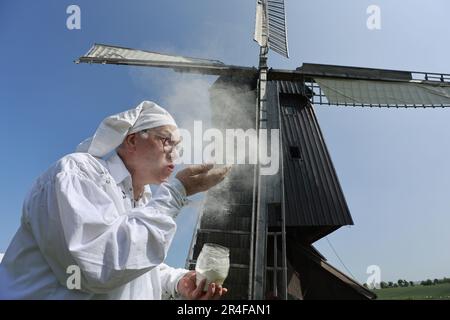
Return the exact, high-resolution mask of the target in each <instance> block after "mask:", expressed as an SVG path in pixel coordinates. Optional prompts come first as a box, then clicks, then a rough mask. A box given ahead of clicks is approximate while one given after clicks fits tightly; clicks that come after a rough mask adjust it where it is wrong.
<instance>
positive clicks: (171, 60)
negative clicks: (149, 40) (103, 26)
mask: <svg viewBox="0 0 450 320" xmlns="http://www.w3.org/2000/svg"><path fill="white" fill-rule="evenodd" d="M75 62H76V63H98V64H115V65H128V66H140V67H155V68H169V69H173V70H175V71H178V72H189V73H199V74H209V75H219V76H222V75H239V76H243V77H245V76H250V77H252V76H255V75H256V72H257V70H256V69H255V68H251V67H242V66H233V65H226V64H224V63H223V62H221V61H219V60H209V59H201V58H191V57H184V56H178V55H170V54H163V53H158V52H152V51H146V50H139V49H131V48H125V47H118V46H111V45H105V44H94V45H93V46H92V48H91V49H90V50H89V51H88V52H87V53H86V54H85V55H84V56H82V57H80V58H78V59H77V60H76V61H75Z"/></svg>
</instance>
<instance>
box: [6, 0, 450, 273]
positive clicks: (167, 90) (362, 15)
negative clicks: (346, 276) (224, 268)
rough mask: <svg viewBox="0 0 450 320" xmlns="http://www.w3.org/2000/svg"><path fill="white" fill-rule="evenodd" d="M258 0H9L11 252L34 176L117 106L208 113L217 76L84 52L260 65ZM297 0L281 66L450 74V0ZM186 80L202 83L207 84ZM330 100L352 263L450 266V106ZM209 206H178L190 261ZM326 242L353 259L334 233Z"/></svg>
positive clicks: (290, 4)
mask: <svg viewBox="0 0 450 320" xmlns="http://www.w3.org/2000/svg"><path fill="white" fill-rule="evenodd" d="M254 2H255V1H253V0H248V1H243V0H228V1H211V0H208V1H207V0H192V1H175V0H164V1H156V0H155V1H144V0H134V1H127V2H125V1H118V0H115V1H106V0H101V1H92V0H91V1H86V0H85V1H61V0H60V1H39V2H38V1H35V2H32V1H25V0H18V1H12V0H9V1H1V2H0V43H1V44H2V50H0V63H1V73H0V108H1V111H2V115H3V116H2V117H1V119H0V121H1V126H0V132H1V136H3V137H4V138H3V141H4V142H3V147H2V162H1V163H2V165H1V167H0V181H1V184H0V188H1V190H0V191H1V195H0V200H1V201H0V213H1V224H0V252H4V251H5V250H6V248H7V246H8V243H9V241H10V240H11V238H12V236H13V235H14V233H15V231H16V229H17V227H18V225H19V221H20V214H21V206H22V200H23V197H24V195H25V193H26V191H27V189H28V188H29V187H30V185H31V184H32V182H33V180H34V179H35V178H36V177H37V176H38V175H39V174H40V173H41V172H43V171H44V170H45V169H46V168H47V167H48V166H49V165H50V164H51V163H53V162H54V161H56V160H57V159H58V158H60V157H61V156H63V155H65V154H67V153H70V152H72V151H73V150H74V148H75V146H76V145H77V144H78V143H79V142H80V141H81V140H83V139H84V138H86V137H87V136H89V135H91V134H92V133H93V131H94V130H95V128H96V127H97V125H98V123H99V122H100V121H101V120H102V119H103V118H104V117H105V116H107V115H110V114H113V113H116V112H120V111H123V110H125V109H128V108H131V107H133V106H135V105H137V103H139V102H140V101H142V100H144V99H148V100H154V101H157V102H159V103H160V104H161V105H164V106H166V107H167V108H168V109H169V110H170V111H171V112H172V113H174V115H175V117H176V118H177V120H178V119H179V120H180V121H181V122H183V121H184V120H185V119H186V118H187V111H186V110H188V109H189V110H190V111H189V116H190V117H191V118H192V117H194V118H195V117H199V119H201V117H202V116H203V115H202V113H201V110H200V109H199V108H198V105H200V104H202V103H205V101H207V94H208V92H207V88H208V85H209V84H210V83H212V81H213V80H214V77H199V76H180V75H178V74H175V73H173V72H172V71H169V70H157V69H145V70H142V69H138V68H128V67H119V66H101V65H92V66H89V65H76V64H74V63H73V60H74V59H76V58H77V57H79V56H80V55H82V54H84V53H86V52H87V50H88V49H89V48H90V47H91V45H92V44H93V43H94V42H97V43H107V44H113V45H121V46H126V47H133V48H141V49H147V50H151V51H161V52H167V53H173V54H179V55H187V56H194V57H200V58H211V59H218V60H221V61H223V62H225V63H228V64H236V65H248V66H256V65H257V63H258V61H257V58H258V47H257V45H256V43H254V42H253V41H252V35H253V25H254V10H255V8H254ZM70 4H77V5H79V6H80V8H81V30H68V29H67V28H66V19H67V17H68V15H67V14H66V8H67V7H68V6H69V5H70ZM372 4H376V5H379V6H380V8H381V19H382V20H381V27H382V28H381V30H376V31H371V30H369V29H367V27H366V20H367V17H368V15H367V14H366V9H367V7H368V6H369V5H372ZM286 6H287V10H288V13H287V19H288V34H289V46H290V53H291V57H290V59H285V58H282V57H280V56H277V55H276V54H273V53H272V54H271V55H270V57H269V65H270V66H272V67H275V68H286V69H295V68H296V67H298V66H300V65H301V64H302V63H303V62H310V63H324V64H338V65H350V66H365V67H374V68H387V69H398V70H417V71H430V72H443V73H449V74H450V63H449V62H448V52H449V50H450V43H449V42H448V41H447V35H448V34H450V24H448V22H447V21H448V16H447V15H448V14H447V13H448V12H450V3H449V2H448V1H444V0H432V1H427V2H425V1H418V0H397V1H388V0H377V1H375V0H371V1H365V0H341V1H331V0H328V1H325V0H316V1H303V0H301V1H299V0H286ZM180 79H181V80H180ZM180 83H181V84H180ZM182 83H191V84H192V83H193V84H195V91H194V92H193V91H192V90H190V87H183V84H182ZM183 97H184V99H183ZM182 104H184V108H183V109H181V108H180V106H181V105H182ZM191 106H192V109H190V108H191ZM316 111H317V115H318V118H319V122H320V125H321V128H322V131H323V133H324V135H325V138H326V142H327V145H328V149H329V151H330V153H331V156H332V158H333V161H334V165H335V168H336V170H337V172H338V175H339V178H340V182H341V185H342V188H343V190H344V193H345V195H346V199H347V202H348V205H349V207H350V210H351V212H352V215H353V219H354V221H355V225H354V226H352V227H344V228H341V229H340V230H338V231H337V232H335V233H333V234H332V235H330V236H329V237H328V238H329V240H330V241H331V243H332V244H333V246H334V248H335V249H336V251H337V252H338V254H339V256H340V258H341V260H342V261H343V262H344V263H345V265H346V267H347V268H348V269H349V270H350V271H351V273H352V274H353V275H354V276H355V277H356V278H357V279H358V280H359V281H365V280H366V278H367V276H368V275H367V274H366V269H367V267H368V266H369V265H378V266H380V268H381V277H382V280H386V281H389V280H397V279H398V278H406V279H408V280H420V279H425V278H441V277H444V276H447V277H448V276H449V275H450V271H449V270H450V268H449V267H450V252H449V251H448V248H447V247H448V243H450V232H448V229H449V226H450V196H448V195H449V193H450V161H449V160H450V148H449V141H450V139H449V138H450V126H449V125H448V123H449V122H450V110H447V109H430V110H428V109H426V110H423V109H417V110H391V109H389V110H387V109H358V108H356V109H355V108H343V107H317V108H316ZM197 203H198V202H197ZM195 218H196V213H195V210H194V209H187V210H184V212H183V213H182V214H181V215H180V217H179V218H178V222H179V230H178V234H177V236H176V238H175V240H174V243H173V246H172V248H171V251H170V253H169V257H168V263H169V264H171V265H175V266H183V265H184V260H185V258H186V254H187V249H188V246H189V242H190V240H191V236H192V232H193V229H192V228H193V225H194V223H195ZM317 247H318V249H319V250H320V251H321V252H322V253H324V254H325V256H326V257H327V258H328V259H329V261H330V262H331V263H332V264H333V265H335V266H336V267H338V268H339V269H343V271H345V269H344V268H343V267H342V265H341V263H340V262H339V261H338V259H337V258H336V256H335V255H334V253H333V252H332V250H331V249H330V247H329V245H328V243H327V242H326V241H325V240H321V241H319V242H318V243H317Z"/></svg>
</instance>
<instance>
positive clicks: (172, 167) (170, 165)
mask: <svg viewBox="0 0 450 320" xmlns="http://www.w3.org/2000/svg"><path fill="white" fill-rule="evenodd" d="M167 168H168V169H169V170H170V171H173V170H174V169H175V165H173V164H169V165H168V166H167Z"/></svg>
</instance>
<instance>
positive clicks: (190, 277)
mask: <svg viewBox="0 0 450 320" xmlns="http://www.w3.org/2000/svg"><path fill="white" fill-rule="evenodd" d="M205 284H206V279H203V280H202V281H201V282H200V283H199V285H198V286H196V285H195V271H191V272H188V273H186V274H185V275H184V276H183V278H181V279H180V281H178V287H177V288H178V294H180V295H181V296H182V297H183V298H185V299H188V300H218V299H220V297H221V296H222V295H224V294H226V293H227V291H228V289H227V288H223V287H222V286H218V285H216V284H215V283H211V284H210V285H209V286H208V291H206V292H205V291H203V288H204V287H205Z"/></svg>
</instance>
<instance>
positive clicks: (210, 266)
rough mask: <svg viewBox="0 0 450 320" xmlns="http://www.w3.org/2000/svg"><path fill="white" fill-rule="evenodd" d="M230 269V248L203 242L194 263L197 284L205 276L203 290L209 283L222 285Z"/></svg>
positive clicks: (206, 288)
mask: <svg viewBox="0 0 450 320" xmlns="http://www.w3.org/2000/svg"><path fill="white" fill-rule="evenodd" d="M229 269H230V250H229V249H228V248H226V247H223V246H221V245H218V244H215V243H205V244H204V245H203V248H202V251H201V252H200V254H199V255H198V258H197V263H196V265H195V271H196V279H197V286H198V285H199V284H200V282H201V281H202V280H203V279H205V278H206V284H205V287H204V288H203V291H207V290H208V286H209V284H210V283H213V282H214V283H215V284H216V285H223V282H224V281H225V279H226V278H227V276H228V270H229Z"/></svg>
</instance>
